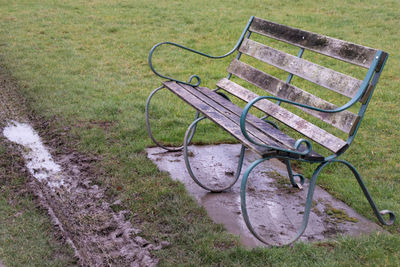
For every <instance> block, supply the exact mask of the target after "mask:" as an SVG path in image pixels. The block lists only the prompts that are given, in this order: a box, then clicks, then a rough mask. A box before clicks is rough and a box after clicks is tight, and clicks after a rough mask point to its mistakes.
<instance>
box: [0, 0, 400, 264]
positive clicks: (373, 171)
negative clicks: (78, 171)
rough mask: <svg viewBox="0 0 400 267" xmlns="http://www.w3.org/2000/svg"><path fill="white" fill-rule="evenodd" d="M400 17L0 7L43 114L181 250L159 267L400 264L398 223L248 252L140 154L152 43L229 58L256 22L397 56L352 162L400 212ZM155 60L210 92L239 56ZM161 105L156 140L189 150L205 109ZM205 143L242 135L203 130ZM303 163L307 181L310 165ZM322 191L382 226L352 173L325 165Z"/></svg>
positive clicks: (232, 8)
mask: <svg viewBox="0 0 400 267" xmlns="http://www.w3.org/2000/svg"><path fill="white" fill-rule="evenodd" d="M360 2H361V4H360ZM399 12H400V6H399V5H398V3H397V1H388V0H383V1H380V2H379V3H377V2H376V1H346V3H343V2H342V1H337V0H335V1H329V2H325V3H323V4H320V3H317V2H316V1H311V0H306V1H296V2H294V1H288V0H287V1H268V2H265V1H241V2H236V1H199V0H188V1H162V0H161V1H138V0H132V1H111V0H110V1H97V0H93V1H72V0H66V1H49V0H44V1H14V2H11V1H5V0H0V60H1V64H2V65H4V66H6V67H7V68H8V69H9V70H10V71H11V73H12V74H13V75H14V77H15V78H16V79H17V80H18V81H19V84H20V87H21V91H22V93H23V94H24V95H25V96H26V98H27V99H28V102H29V103H30V108H31V109H32V110H33V111H34V112H35V113H36V114H38V115H40V116H43V117H44V118H45V119H49V120H51V121H53V123H52V125H51V127H53V128H57V129H63V128H65V126H69V127H71V128H70V129H71V130H70V132H69V133H68V138H71V139H74V140H76V145H75V146H76V147H77V148H79V149H80V150H81V151H83V152H89V153H96V154H99V155H101V158H102V159H103V160H102V162H101V165H102V167H103V168H104V170H105V175H104V180H103V181H101V182H102V183H103V184H104V185H107V186H109V187H110V188H111V189H110V190H109V191H110V193H115V194H119V195H120V197H121V198H122V199H123V200H124V203H125V204H126V205H127V206H128V207H129V208H130V209H131V210H132V212H133V213H136V214H138V216H139V217H140V219H141V220H143V224H142V227H143V230H144V234H145V235H146V237H147V238H149V239H150V240H151V239H152V238H155V237H158V238H160V239H166V240H169V241H170V242H171V244H172V245H171V246H170V247H169V248H168V249H164V250H161V251H159V252H157V256H158V257H159V258H160V259H161V263H162V264H164V265H175V264H187V265H193V266H198V265H216V264H217V263H221V264H222V265H226V266H232V265H233V266H234V265H283V266H284V265H286V266H287V265H289V266H291V265H305V266H309V265H326V266H332V265H333V266H334V265H337V266H342V265H359V264H360V265H361V264H362V265H371V266H373V265H393V266H396V265H399V264H400V256H399V253H398V251H397V250H395V249H393V248H394V247H396V246H397V247H399V243H400V237H399V232H400V226H399V223H396V225H395V226H393V227H388V228H386V229H387V230H388V231H390V232H392V233H393V236H376V235H374V236H370V237H364V238H362V239H343V240H339V241H338V242H333V243H332V244H330V243H329V244H328V245H321V246H316V245H305V244H298V245H296V246H295V247H293V248H281V249H257V250H252V251H248V250H245V249H243V248H241V247H238V245H237V240H236V239H234V238H232V237H231V236H230V235H228V234H226V233H225V232H224V230H223V228H222V227H221V226H219V225H215V224H212V223H211V221H210V219H208V218H207V217H206V216H205V211H204V210H203V209H201V208H199V207H197V205H196V204H195V202H194V201H193V200H192V199H191V198H190V197H188V196H187V194H186V193H185V190H184V188H183V186H182V185H181V184H178V183H176V182H173V181H171V180H170V178H169V177H168V176H167V175H166V174H164V173H160V172H159V171H158V170H157V169H156V167H155V166H154V164H152V163H151V162H149V160H147V159H146V156H145V153H144V152H143V150H144V148H145V147H146V146H150V145H152V143H151V141H150V139H149V138H148V137H147V134H146V131H145V123H144V106H145V101H146V98H147V96H148V94H149V93H150V91H151V90H152V89H153V88H156V87H158V86H159V84H160V79H158V78H157V77H156V76H155V75H154V74H153V73H152V72H151V71H150V69H149V67H148V65H147V55H148V52H149V50H150V48H151V47H152V46H153V45H154V44H155V43H157V42H160V41H165V40H168V41H175V42H179V43H182V44H185V45H187V46H191V47H193V48H195V49H198V50H201V51H205V52H208V53H211V54H214V55H220V54H224V53H225V52H227V51H229V50H230V49H231V47H232V46H233V45H234V44H235V42H236V40H237V38H238V37H239V35H240V33H241V31H242V29H243V27H244V26H245V24H246V22H247V20H248V18H249V17H250V16H251V15H255V16H258V17H261V18H266V19H269V20H272V21H276V22H280V23H284V24H287V25H291V26H297V27H300V28H304V29H307V30H310V31H315V32H319V33H324V34H326V35H329V36H332V37H336V38H341V39H345V40H348V41H352V42H356V43H361V44H363V45H366V46H370V47H374V48H380V49H382V50H385V51H387V52H389V54H390V57H389V61H388V63H387V65H386V67H385V70H384V73H383V75H382V77H381V80H380V82H379V84H378V88H377V90H376V92H375V94H374V97H373V101H372V103H371V104H370V106H369V107H368V112H367V115H366V117H365V119H364V122H363V125H362V128H361V130H360V131H359V133H358V136H357V138H356V140H355V143H354V144H353V146H352V147H351V149H350V150H349V151H348V153H346V155H345V157H344V158H345V159H347V160H349V161H351V162H352V163H353V164H354V165H355V166H356V167H357V168H358V169H359V171H360V172H361V174H362V175H363V177H364V179H365V182H366V184H367V186H368V187H369V189H370V192H371V193H372V195H373V197H374V199H375V200H376V203H377V205H378V206H379V207H381V208H382V209H386V208H387V209H392V210H393V211H395V212H396V213H397V214H400V194H399V193H398V192H399V191H400V183H399V178H398V175H397V174H398V170H399V167H400V163H399V162H400V156H399V155H400V154H399V153H398V151H399V149H400V144H399V142H398V140H400V124H399V114H400V108H399V105H398V103H399V100H400V97H399V93H398V92H399V91H398V88H399V85H400V82H399V81H400V79H399V77H398V73H399V71H400V56H399V53H398V47H399V45H400V36H399V35H398V32H397V28H398V14H399ZM155 57H156V60H155V66H156V68H157V69H160V70H162V72H163V73H166V74H168V75H173V76H174V77H178V78H180V79H187V77H189V76H190V75H191V74H194V73H196V74H199V75H200V77H202V79H203V85H205V86H209V87H212V88H213V87H214V86H215V82H216V81H217V80H218V79H219V78H221V77H224V76H225V75H226V71H225V70H226V66H227V64H228V62H229V60H230V59H226V60H219V61H211V60H205V59H202V58H199V57H196V56H192V55H190V54H188V53H180V52H179V51H177V50H176V49H167V48H165V49H164V48H163V49H161V50H160V51H159V52H157V54H156V55H155ZM348 71H349V72H352V70H351V69H350V70H348ZM154 101H158V102H155V103H156V105H157V106H158V107H157V110H156V111H155V112H154V114H153V116H157V115H159V116H160V119H159V120H157V121H156V123H155V125H157V126H158V130H156V128H155V134H156V135H157V136H158V137H160V138H162V139H163V140H165V141H166V142H167V143H171V144H179V143H180V142H181V140H182V137H183V134H184V131H185V130H186V127H187V125H188V123H189V122H190V121H191V120H192V118H193V116H194V112H193V111H192V110H191V109H190V108H189V107H187V106H186V105H184V104H182V103H181V102H179V101H178V100H176V97H174V96H171V95H170V94H168V93H165V94H164V95H163V97H161V98H158V100H156V99H154ZM196 141H197V142H198V143H219V142H232V141H233V140H232V139H231V138H230V137H229V136H228V135H227V134H224V133H223V132H222V131H220V130H218V129H217V128H216V127H215V126H213V125H212V124H211V123H206V122H204V123H202V124H201V127H200V129H199V132H198V134H197V135H196ZM74 143H75V142H74ZM302 168H303V169H304V172H305V174H306V175H307V176H308V177H309V176H310V174H311V171H312V169H311V168H310V167H309V166H307V165H305V166H302ZM396 171H397V172H396ZM319 184H321V185H323V186H324V187H325V188H327V189H328V190H329V191H330V192H331V193H333V194H334V195H335V196H337V197H338V198H340V199H342V200H344V201H345V202H346V203H348V204H349V205H350V206H351V207H353V208H355V209H356V210H357V211H358V212H359V213H361V214H362V215H364V216H366V217H368V218H369V219H372V220H375V221H376V219H375V218H374V216H373V213H372V211H371V210H370V208H369V205H368V203H367V201H366V200H365V198H364V197H363V196H362V194H361V191H360V190H359V189H358V186H357V185H356V181H355V179H353V178H352V176H351V173H350V172H349V171H348V170H345V169H344V168H338V169H332V168H331V169H326V170H324V175H321V179H320V181H319ZM18 253H19V252H18V251H16V252H15V254H16V255H17V254H18ZM16 257H17V256H16Z"/></svg>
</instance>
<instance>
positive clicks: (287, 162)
mask: <svg viewBox="0 0 400 267" xmlns="http://www.w3.org/2000/svg"><path fill="white" fill-rule="evenodd" d="M285 164H286V169H287V171H288V175H289V179H290V183H291V184H292V186H293V187H296V188H299V189H302V188H303V184H304V176H303V175H302V174H294V173H293V170H292V166H291V165H290V160H288V159H287V160H285ZM294 177H299V178H300V183H297V182H296V181H295V180H294Z"/></svg>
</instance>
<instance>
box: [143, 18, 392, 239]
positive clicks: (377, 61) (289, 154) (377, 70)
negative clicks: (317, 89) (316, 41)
mask: <svg viewBox="0 0 400 267" xmlns="http://www.w3.org/2000/svg"><path fill="white" fill-rule="evenodd" d="M253 18H254V17H250V19H249V21H248V23H247V25H246V27H245V28H244V30H243V32H242V34H241V35H240V37H239V40H238V41H237V43H236V45H235V46H234V47H233V49H232V50H231V51H229V52H228V53H226V54H224V55H222V56H211V55H208V54H206V53H203V52H199V51H197V50H194V49H191V48H188V47H185V46H183V45H180V44H176V43H173V42H162V43H158V44H156V45H155V46H154V47H153V48H152V49H151V50H150V53H149V58H148V62H149V66H150V68H151V70H152V71H153V72H154V73H155V74H156V75H157V76H159V77H161V78H164V79H167V80H170V81H176V82H178V83H183V84H187V85H191V86H194V87H196V86H199V85H200V83H201V79H200V77H199V76H198V75H192V76H190V77H189V79H188V81H187V82H184V81H180V80H177V79H174V78H171V77H168V76H166V75H163V74H160V73H159V72H158V71H156V70H155V68H154V66H153V63H152V57H153V54H154V51H155V50H156V49H157V48H158V47H160V46H161V45H172V46H175V47H178V48H181V49H183V50H187V51H190V52H193V53H196V54H198V55H201V56H205V57H208V58H212V59H220V58H224V57H227V56H229V55H231V54H233V53H234V52H235V51H237V50H238V48H239V47H240V45H241V43H242V41H243V39H244V38H245V37H246V38H249V37H250V35H251V32H250V31H249V27H250V25H251V23H252V21H253ZM303 52H304V49H303V48H301V49H300V50H299V53H298V55H297V56H298V57H302V55H303ZM240 57H241V53H240V52H239V51H238V54H237V56H236V58H237V59H240ZM386 60H387V54H386V53H384V52H383V51H380V50H379V51H378V52H377V53H376V55H375V58H374V60H373V62H372V64H371V66H370V68H369V69H368V71H367V74H366V76H365V78H364V80H363V82H362V84H361V86H360V88H359V90H358V91H357V93H356V94H355V96H354V97H353V98H352V99H350V100H349V101H348V102H347V103H346V104H344V105H343V106H341V107H338V108H336V109H332V110H323V109H320V108H316V107H313V106H309V105H305V104H302V103H297V102H294V101H289V100H286V99H282V98H279V97H274V96H259V97H257V98H255V99H253V100H252V101H250V102H249V103H248V104H247V105H246V106H245V108H244V109H243V112H242V114H241V118H240V128H241V131H242V134H243V135H244V136H245V137H246V138H247V139H248V140H249V141H250V142H251V143H253V144H256V145H258V146H261V147H265V148H267V150H268V151H269V152H268V153H267V154H265V156H264V157H262V158H260V159H258V160H256V161H254V162H253V163H252V164H251V165H250V166H249V167H248V168H247V170H246V171H245V172H244V175H243V179H242V183H241V189H240V197H241V209H242V213H243V218H244V221H245V223H246V225H247V227H248V228H249V230H250V231H251V232H252V233H253V234H254V236H255V237H256V238H258V239H259V240H260V241H261V242H263V243H265V244H268V241H267V240H264V239H263V238H262V237H261V236H259V235H258V234H257V232H256V231H255V230H254V228H253V226H252V224H251V222H250V218H249V216H248V213H247V206H246V187H247V181H248V179H249V175H250V173H251V172H252V170H253V169H254V168H255V167H257V166H258V165H259V164H260V163H262V162H264V161H266V160H269V159H271V158H277V159H281V160H283V161H284V162H285V164H286V168H287V171H288V176H289V179H290V182H291V184H292V186H293V187H297V188H302V185H303V184H304V181H305V179H304V176H303V175H301V174H294V173H293V170H292V168H291V164H290V161H291V160H299V161H303V162H308V163H318V166H317V168H316V169H315V171H314V173H313V175H312V177H311V179H310V182H309V188H308V193H307V200H306V204H305V210H304V215H303V221H302V225H301V226H300V228H299V230H298V232H297V234H296V236H295V237H294V238H293V239H292V240H291V241H290V242H288V243H286V244H285V245H289V244H291V243H293V242H295V241H296V240H298V239H299V238H300V236H301V235H302V234H303V233H304V231H305V229H306V227H307V224H308V219H309V215H310V211H311V205H312V198H313V194H314V189H315V185H316V181H317V178H318V176H319V175H320V173H321V171H322V170H323V169H324V168H325V167H326V166H327V165H329V164H331V163H336V162H337V163H342V164H344V165H346V166H347V167H348V168H349V169H350V170H351V171H352V173H353V175H354V176H355V178H356V179H357V182H358V183H359V185H360V187H361V189H362V191H363V193H364V195H365V197H366V198H367V200H368V202H369V204H370V206H371V208H372V210H373V212H374V214H375V215H376V217H377V218H378V220H379V222H380V223H381V224H384V225H391V224H393V223H394V221H395V218H396V217H395V215H394V213H393V212H392V211H389V210H382V211H379V210H378V208H377V207H376V205H375V203H374V201H373V199H372V197H371V195H370V193H369V192H368V190H367V188H366V185H365V184H364V182H363V180H362V178H361V175H360V174H359V173H358V172H357V170H356V169H355V167H354V166H352V165H351V164H350V163H349V162H347V161H345V160H339V159H337V157H339V156H340V155H341V154H343V153H344V152H345V151H346V150H347V149H348V148H349V146H350V145H351V144H352V142H353V140H354V138H355V136H356V133H357V131H358V129H359V127H360V124H361V121H362V118H363V117H364V114H365V112H366V109H367V106H368V104H369V102H370V99H371V96H372V94H373V91H374V89H375V87H376V84H377V82H378V80H379V77H380V75H381V73H382V70H383V67H384V65H385V63H386ZM292 77H293V74H289V75H288V77H287V80H286V82H287V83H290V82H291V80H292ZM227 78H228V79H230V78H231V74H230V73H228V77H227ZM193 79H196V80H197V81H196V82H195V83H193ZM368 86H372V90H371V92H370V94H369V97H368V99H367V101H365V103H364V104H362V105H361V108H360V110H359V112H358V115H359V117H360V120H359V121H358V123H357V125H356V126H355V130H354V131H353V133H352V134H351V135H349V137H348V139H347V146H345V147H344V148H343V149H341V150H340V151H339V152H338V153H336V154H332V155H329V156H326V157H325V158H324V159H323V160H321V159H320V158H319V159H315V160H313V158H312V157H307V158H305V157H304V156H305V155H307V154H309V153H310V152H311V151H312V144H311V142H310V141H308V140H306V139H299V140H297V141H296V143H295V146H294V147H295V150H288V149H283V148H281V147H275V146H267V145H265V144H260V143H257V142H256V141H254V140H253V139H252V138H251V137H250V136H249V134H248V133H247V130H246V117H247V114H248V112H249V111H250V109H251V108H252V107H253V105H254V104H255V103H257V102H258V101H261V100H263V99H268V100H275V101H277V104H279V105H280V104H281V103H282V102H283V103H287V104H290V105H295V106H299V107H302V108H306V109H310V110H314V111H319V112H324V113H337V112H341V111H344V110H346V109H348V108H350V107H351V106H353V105H354V104H355V103H357V102H358V101H359V100H360V99H361V97H363V95H364V93H365V91H366V90H367V88H368ZM163 88H164V86H161V87H159V88H157V89H155V90H154V91H153V92H152V93H151V94H150V96H149V98H148V100H147V103H146V125H147V130H148V133H149V136H150V138H151V139H152V140H153V141H154V143H156V144H157V145H158V146H160V147H162V148H164V149H166V150H168V151H177V150H182V149H183V152H184V153H183V154H184V159H185V164H186V167H187V169H188V172H189V174H190V176H191V177H192V178H193V180H194V181H195V182H196V183H197V184H198V185H199V186H201V187H202V188H204V189H206V190H208V191H211V192H221V191H225V190H228V189H229V188H231V187H232V186H233V185H234V184H235V183H236V181H237V180H238V178H239V176H240V173H241V170H242V165H243V160H244V154H245V147H244V146H243V145H242V148H241V152H240V157H239V162H238V166H237V170H236V173H235V179H234V181H233V182H232V183H231V184H229V185H228V186H225V187H224V188H210V187H209V186H207V185H205V184H203V183H201V182H200V180H199V179H198V178H197V177H196V175H195V174H194V173H193V170H192V168H191V165H190V161H189V156H188V146H189V144H190V142H191V140H192V138H193V136H194V134H195V131H196V127H197V124H198V123H199V122H200V121H202V120H203V119H205V118H206V117H204V116H202V117H200V114H199V112H197V114H196V117H195V120H194V121H193V122H192V123H191V124H190V126H189V127H188V129H187V131H186V134H185V138H184V141H183V146H182V147H179V148H168V147H165V146H163V145H162V144H161V143H160V142H158V141H157V140H156V139H155V138H154V136H153V134H152V132H151V128H150V122H149V105H150V100H151V98H152V97H153V96H154V95H155V94H156V93H157V92H158V91H159V90H161V89H163ZM214 91H218V89H215V90H214ZM218 93H219V94H221V95H223V96H224V97H226V98H227V99H229V98H228V97H227V96H226V95H225V94H223V93H221V92H218ZM262 119H263V120H265V121H266V122H267V123H269V124H271V125H273V126H274V127H276V128H277V125H276V124H275V123H274V122H272V121H269V120H268V115H267V116H264V117H262ZM304 145H305V147H306V149H305V150H304ZM300 147H302V151H300V150H299V149H300ZM295 177H298V178H299V182H296V181H295ZM384 215H386V216H389V218H388V220H385V219H384V218H383V216H384ZM268 245H271V244H268Z"/></svg>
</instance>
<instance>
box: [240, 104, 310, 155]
mask: <svg viewBox="0 0 400 267" xmlns="http://www.w3.org/2000/svg"><path fill="white" fill-rule="evenodd" d="M262 99H273V100H279V101H282V102H286V101H287V100H285V99H280V98H278V97H273V96H259V97H257V98H255V99H253V100H252V101H250V102H249V103H247V105H246V107H245V108H244V109H243V111H242V115H241V116H240V130H241V131H242V134H243V135H244V137H245V138H246V139H247V140H249V141H250V142H251V143H253V144H255V145H258V146H261V147H265V148H267V149H269V150H277V151H282V152H287V153H292V154H297V155H300V156H305V155H307V154H308V153H310V152H311V151H312V145H311V143H310V141H308V140H306V139H298V140H297V141H296V143H295V144H294V149H295V150H288V149H284V148H281V147H275V146H268V145H265V144H260V143H258V142H256V141H254V139H253V138H251V137H250V136H249V135H248V133H247V130H246V118H247V114H248V113H249V110H250V108H251V107H252V106H253V105H254V104H255V103H256V102H258V101H260V100H262ZM302 144H305V145H306V147H307V149H306V150H304V151H300V147H301V145H302Z"/></svg>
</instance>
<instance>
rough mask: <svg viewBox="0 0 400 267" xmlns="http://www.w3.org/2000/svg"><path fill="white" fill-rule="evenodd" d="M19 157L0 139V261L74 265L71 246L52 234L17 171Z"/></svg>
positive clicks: (44, 214)
mask: <svg viewBox="0 0 400 267" xmlns="http://www.w3.org/2000/svg"><path fill="white" fill-rule="evenodd" d="M21 166H23V161H22V159H20V158H19V156H18V155H16V154H15V153H13V151H12V150H11V149H10V148H9V147H7V146H6V145H5V144H4V143H3V142H1V141H0V177H1V179H0V261H1V262H3V263H4V264H6V266H10V267H11V266H67V265H74V264H75V261H74V260H73V258H72V249H70V248H68V247H67V245H65V244H62V243H61V242H60V240H58V238H57V237H56V235H55V234H54V230H53V225H52V224H51V223H50V220H49V218H48V217H47V214H46V212H45V211H43V210H41V209H38V205H37V204H36V203H35V201H34V200H33V199H34V197H33V196H32V195H31V194H30V193H29V192H28V191H27V187H26V186H25V183H26V177H24V176H23V175H22V174H21V173H20V172H19V171H18V170H19V169H20V168H21Z"/></svg>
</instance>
